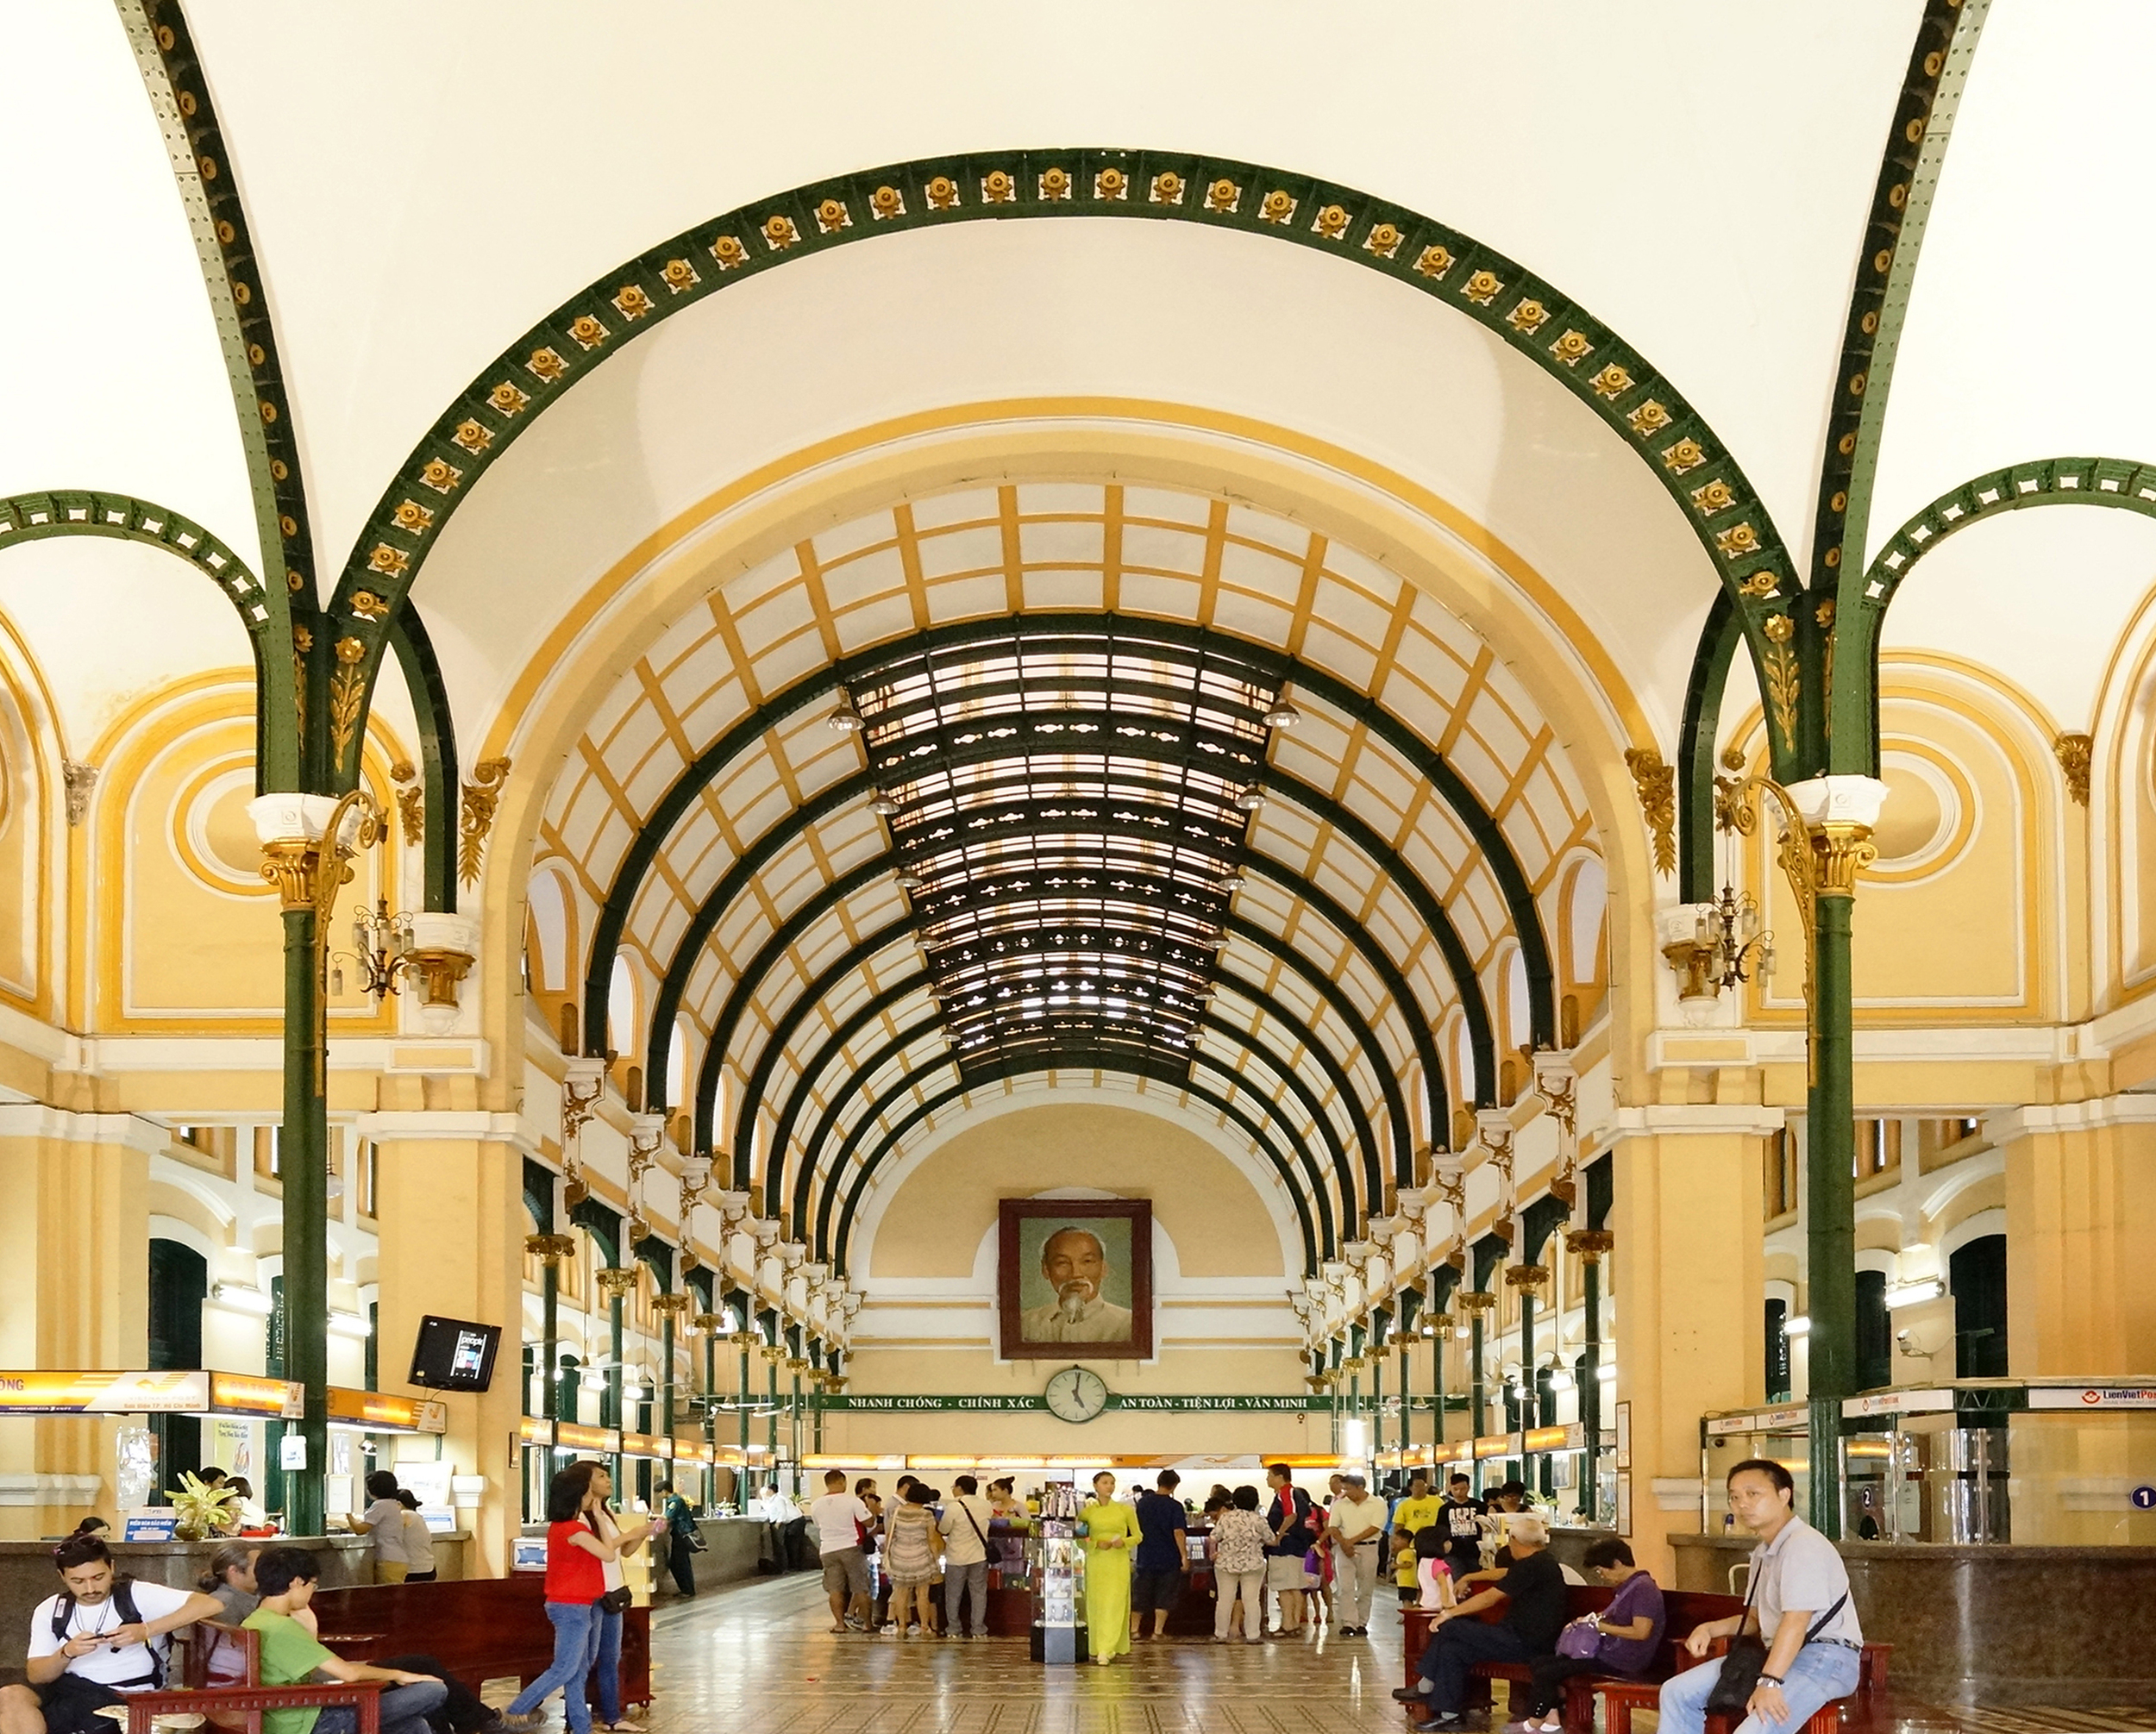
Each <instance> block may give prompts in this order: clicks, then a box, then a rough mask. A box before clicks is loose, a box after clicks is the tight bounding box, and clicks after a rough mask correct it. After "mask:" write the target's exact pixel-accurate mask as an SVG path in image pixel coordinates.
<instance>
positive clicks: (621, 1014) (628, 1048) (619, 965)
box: [606, 952, 642, 1054]
mask: <svg viewBox="0 0 2156 1734" xmlns="http://www.w3.org/2000/svg"><path fill="white" fill-rule="evenodd" d="M640 1023H642V1018H641V1017H639V1016H638V1008H637V1005H636V972H635V971H634V970H633V969H631V968H630V967H629V960H628V959H627V958H626V957H624V956H623V955H620V954H619V953H618V952H617V953H616V954H615V957H614V973H613V978H612V980H611V981H609V982H608V984H607V987H606V1045H607V1047H608V1048H609V1049H611V1050H612V1051H613V1052H614V1053H617V1054H630V1053H633V1052H635V1051H636V1030H637V1026H638V1025H639V1024H640Z"/></svg>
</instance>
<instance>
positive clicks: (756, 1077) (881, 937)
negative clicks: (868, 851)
mask: <svg viewBox="0 0 2156 1734" xmlns="http://www.w3.org/2000/svg"><path fill="white" fill-rule="evenodd" d="M1319 896H1320V898H1322V897H1323V894H1322V893H1319ZM1325 900H1326V901H1328V902H1329V899H1325ZM1313 913H1316V914H1318V915H1319V917H1320V918H1324V919H1328V920H1329V922H1330V923H1331V924H1332V925H1333V926H1334V927H1335V928H1336V929H1337V930H1338V932H1339V934H1340V936H1341V938H1342V941H1343V942H1344V944H1346V945H1347V946H1348V947H1349V948H1350V949H1351V950H1355V951H1357V954H1358V955H1360V956H1361V957H1362V958H1363V961H1364V963H1365V964H1366V965H1367V966H1368V967H1369V968H1370V969H1371V970H1372V972H1373V973H1376V975H1377V977H1378V979H1379V980H1380V982H1381V984H1382V985H1383V986H1385V988H1386V991H1387V992H1388V993H1389V994H1391V995H1393V996H1394V1004H1395V1006H1396V1008H1398V1010H1399V1011H1400V1013H1401V1017H1402V1019H1403V1021H1404V1022H1405V1023H1406V1024H1407V1031H1408V1036H1409V1039H1410V1042H1411V1043H1412V1044H1413V1048H1414V1050H1415V1054H1416V1057H1417V1059H1418V1061H1420V1063H1421V1065H1422V1066H1423V1067H1424V1071H1425V1075H1426V1077H1427V1078H1429V1079H1431V1080H1433V1082H1432V1086H1431V1088H1432V1097H1431V1099H1432V1104H1433V1105H1434V1111H1433V1118H1432V1125H1442V1124H1445V1120H1446V1118H1447V1115H1446V1111H1445V1108H1446V1099H1445V1080H1444V1073H1443V1071H1442V1069H1441V1068H1440V1067H1439V1066H1438V1057H1437V1049H1436V1045H1435V1044H1434V1042H1432V1040H1431V1037H1430V1032H1429V1029H1428V1026H1427V1025H1426V1023H1424V1021H1423V1020H1422V1019H1420V1017H1416V1016H1415V1015H1414V1000H1413V997H1412V995H1411V994H1410V993H1409V992H1408V989H1407V983H1406V981H1405V980H1404V979H1403V978H1401V976H1400V974H1399V972H1398V971H1397V970H1396V969H1395V968H1394V967H1393V966H1392V963H1391V961H1390V960H1389V959H1388V958H1387V957H1386V956H1385V955H1384V953H1383V952H1382V950H1380V949H1379V948H1377V947H1376V945H1375V944H1374V943H1372V942H1371V941H1370V940H1369V936H1368V935H1367V934H1365V933H1363V932H1362V931H1361V930H1359V929H1358V928H1356V927H1354V926H1351V925H1342V924H1341V922H1342V921H1343V920H1344V911H1338V910H1337V906H1336V909H1335V917H1326V916H1325V914H1324V911H1323V910H1322V909H1317V908H1315V907H1314V906H1313ZM1336 917H1337V918H1336ZM1238 925H1247V923H1244V921H1243V918H1242V917H1237V916H1231V917H1230V918H1229V926H1230V930H1231V931H1232V930H1235V929H1236V928H1237V927H1238ZM1255 931H1257V932H1258V933H1263V930H1262V929H1257V930H1255ZM911 939H912V924H911V923H909V922H906V921H899V922H894V923H892V924H890V925H889V926H887V927H885V928H883V929H881V930H879V931H878V932H876V933H873V934H870V935H868V936H866V937H864V938H862V940H861V941H859V942H856V944H855V945H853V946H852V947H850V948H849V949H848V950H847V951H846V952H844V953H843V955H840V956H839V957H837V959H835V960H834V961H832V962H831V963H830V964H828V965H827V966H825V967H824V971H823V972H822V973H821V974H819V975H818V977H817V978H816V979H815V980H813V981H812V982H810V983H809V984H808V985H807V986H805V988H804V989H803V990H802V992H800V993H799V994H798V995H797V996H796V997H795V998H794V999H793V1002H792V1004H791V1005H788V1006H787V1009H786V1011H783V1012H781V1013H780V1015H779V1017H778V1019H777V1021H776V1023H774V1025H773V1028H772V1030H771V1034H770V1036H769V1037H768V1039H767V1041H766V1042H765V1043H764V1047H763V1049H762V1051H761V1054H759V1055H758V1056H757V1060H756V1065H755V1070H754V1071H753V1072H752V1073H751V1074H749V1083H748V1087H747V1088H746V1089H745V1090H744V1091H743V1092H742V1106H741V1109H740V1110H739V1111H738V1112H737V1115H736V1144H735V1148H734V1149H733V1151H732V1153H731V1155H730V1157H729V1155H728V1153H727V1152H726V1151H724V1149H721V1150H718V1151H716V1152H715V1153H714V1154H715V1158H716V1160H718V1161H720V1162H721V1163H722V1164H724V1163H726V1162H728V1161H730V1165H731V1169H732V1173H733V1177H734V1183H735V1185H736V1186H747V1185H748V1184H749V1176H750V1174H751V1173H752V1172H753V1166H752V1165H753V1155H752V1153H751V1151H750V1149H749V1146H748V1143H747V1142H746V1140H745V1138H744V1136H743V1134H742V1133H741V1131H740V1130H739V1129H740V1128H742V1127H745V1126H749V1125H753V1124H754V1122H753V1118H752V1111H753V1105H755V1104H757V1103H760V1102H761V1100H762V1099H763V1096H764V1092H765V1091H766V1090H767V1089H768V1086H769V1082H770V1076H771V1073H772V1071H773V1069H774V1067H775V1066H776V1065H777V1063H778V1061H779V1060H780V1057H781V1056H782V1055H784V1054H785V1053H786V1052H787V1051H788V1049H790V1047H791V1044H792V1042H793V1034H794V1031H795V1030H797V1029H798V1028H799V1025H800V1023H801V1020H802V1019H804V1018H805V1017H807V1016H808V1014H809V1013H810V1012H811V1011H813V1010H814V1009H815V1007H816V1006H817V1005H819V1004H821V1003H822V1002H823V1001H824V999H825V998H828V997H829V996H830V994H831V993H832V992H835V991H836V990H837V987H838V986H840V985H841V984H842V983H843V982H844V981H845V980H847V978H849V976H851V975H852V974H854V973H856V971H858V970H861V969H862V968H863V967H868V966H869V965H871V964H873V963H874V962H875V961H876V960H878V959H880V958H881V957H882V956H883V955H884V954H885V953H887V952H888V951H890V950H891V949H892V948H894V947H897V946H900V945H904V944H906V943H907V942H909V941H910V940H911ZM914 973H915V974H916V976H917V977H918V976H919V972H918V971H916V972H914ZM921 979H925V978H924V977H922V978H921ZM704 1069H705V1070H709V1071H710V1073H711V1091H712V1092H716V1089H717V1073H716V1069H715V1068H713V1067H711V1055H710V1052H709V1051H708V1050H707V1052H706V1054H705V1068H704ZM712 1101H713V1096H712V1094H710V1093H706V1092H705V1091H704V1090H703V1088H702V1087H701V1078H700V1077H699V1092H698V1104H699V1106H698V1130H697V1143H698V1145H699V1148H703V1149H710V1148H711V1142H712V1141H711V1123H710V1114H711V1105H712ZM773 1148H774V1149H778V1148H780V1146H779V1145H778V1144H777V1143H776V1142H774V1145H773Z"/></svg>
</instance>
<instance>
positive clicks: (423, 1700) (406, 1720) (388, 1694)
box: [315, 1680, 449, 1734]
mask: <svg viewBox="0 0 2156 1734" xmlns="http://www.w3.org/2000/svg"><path fill="white" fill-rule="evenodd" d="M448 1695H449V1688H448V1687H446V1686H444V1685H443V1684H442V1682H441V1681H439V1680H429V1681H425V1682H424V1683H423V1684H421V1685H418V1686H385V1687H383V1688H382V1696H381V1700H380V1705H381V1712H380V1713H381V1718H382V1734H426V1728H427V1718H429V1716H431V1715H433V1714H434V1713H435V1712H436V1711H438V1710H440V1709H441V1708H442V1703H443V1700H446V1699H447V1698H448ZM359 1726H360V1712H358V1711H356V1710H354V1708H353V1707H352V1706H350V1705H348V1704H332V1705H331V1706H329V1708H328V1709H327V1710H325V1711H323V1712H322V1713H321V1715H319V1716H317V1718H315V1734H358V1731H359Z"/></svg>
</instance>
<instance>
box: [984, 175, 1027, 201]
mask: <svg viewBox="0 0 2156 1734" xmlns="http://www.w3.org/2000/svg"><path fill="white" fill-rule="evenodd" d="M1016 197H1018V182H1017V180H1016V179H1015V178H1012V175H1011V173H1010V172H1009V171H1008V170H1006V169H993V170H991V171H990V172H988V173H987V174H984V175H983V176H981V203H983V204H1009V203H1011V202H1012V200H1013V199H1015V198H1016Z"/></svg>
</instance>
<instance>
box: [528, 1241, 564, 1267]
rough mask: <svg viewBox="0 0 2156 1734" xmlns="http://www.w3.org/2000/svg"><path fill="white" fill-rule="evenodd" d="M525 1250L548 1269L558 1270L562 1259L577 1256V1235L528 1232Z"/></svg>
mask: <svg viewBox="0 0 2156 1734" xmlns="http://www.w3.org/2000/svg"><path fill="white" fill-rule="evenodd" d="M524 1250H525V1251H526V1252H527V1253H529V1254H530V1255H531V1256H532V1257H534V1258H536V1259H537V1260H539V1261H540V1262H541V1263H542V1264H544V1265H545V1266H547V1268H548V1269H550V1270H558V1269H560V1268H561V1261H562V1260H564V1259H566V1258H574V1257H575V1256H576V1237H575V1236H573V1235H566V1234H528V1235H526V1236H524Z"/></svg>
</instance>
